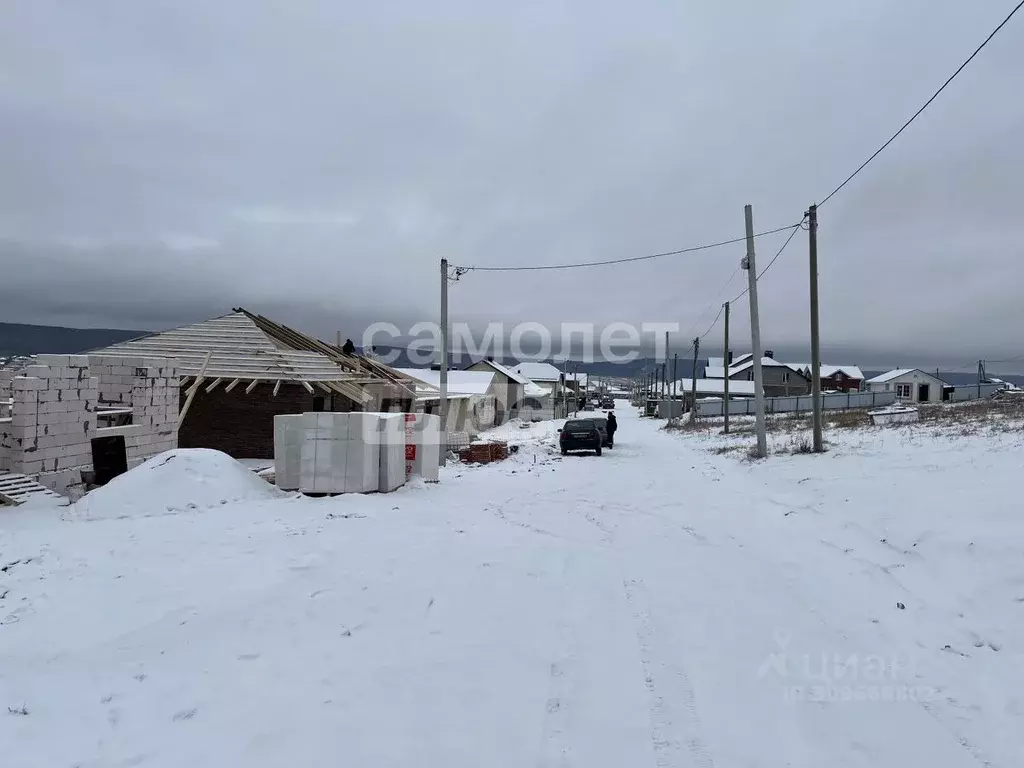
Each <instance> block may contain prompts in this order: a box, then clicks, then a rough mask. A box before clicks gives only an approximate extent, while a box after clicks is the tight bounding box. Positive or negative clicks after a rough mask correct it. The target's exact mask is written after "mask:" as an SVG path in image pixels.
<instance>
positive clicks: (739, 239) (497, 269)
mask: <svg viewBox="0 0 1024 768" xmlns="http://www.w3.org/2000/svg"><path fill="white" fill-rule="evenodd" d="M1022 2H1024V0H1022ZM791 226H793V225H792V224H790V225H788V226H785V227H779V228H778V229H770V230H768V231H766V232H758V233H757V234H755V235H754V237H764V236H765V235H774V234H776V233H778V232H785V231H786V230H787V229H789V228H790V227H791ZM744 240H746V237H735V238H733V239H731V240H721V241H719V242H717V243H705V244H704V245H693V246H690V247H689V248H680V249H678V250H675V251H664V252H662V253H652V254H648V255H647V256H629V257H626V258H623V259H608V260H607V261H582V262H578V263H575V264H538V265H533V266H516V267H480V266H461V267H455V269H457V270H461V272H462V273H465V272H529V271H535V270H540V269H580V268H583V267H604V266H608V265H610V264H627V263H630V262H634V261H647V260H649V259H660V258H661V257H663V256H678V255H680V254H683V253H694V252H696V251H706V250H709V249H711V248H720V247H722V246H723V245H733V244H734V243H742V242H743V241H744Z"/></svg>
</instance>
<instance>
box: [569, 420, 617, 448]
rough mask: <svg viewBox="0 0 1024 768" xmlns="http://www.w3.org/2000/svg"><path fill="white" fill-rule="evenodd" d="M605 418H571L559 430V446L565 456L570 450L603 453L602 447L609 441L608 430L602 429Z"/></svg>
mask: <svg viewBox="0 0 1024 768" xmlns="http://www.w3.org/2000/svg"><path fill="white" fill-rule="evenodd" d="M598 422H604V419H570V420H569V421H567V422H565V426H563V427H562V428H561V429H560V430H558V447H559V448H560V449H561V450H562V455H563V456H565V454H567V453H568V452H569V451H593V452H594V453H596V454H597V455H598V456H600V455H601V448H602V447H603V446H604V444H605V442H607V439H608V436H607V432H606V431H605V430H604V429H602V426H601V424H599V423H598Z"/></svg>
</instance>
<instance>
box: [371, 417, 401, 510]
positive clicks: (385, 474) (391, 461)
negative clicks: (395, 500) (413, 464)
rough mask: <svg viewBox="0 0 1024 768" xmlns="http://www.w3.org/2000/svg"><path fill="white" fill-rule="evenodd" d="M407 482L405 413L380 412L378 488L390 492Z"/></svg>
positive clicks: (383, 491)
mask: <svg viewBox="0 0 1024 768" xmlns="http://www.w3.org/2000/svg"><path fill="white" fill-rule="evenodd" d="M404 483H405V414H404V413H382V414H380V469H379V477H378V479H377V490H378V491H380V492H381V493H388V492H389V491H393V490H395V489H396V488H398V487H400V486H401V485H403V484H404Z"/></svg>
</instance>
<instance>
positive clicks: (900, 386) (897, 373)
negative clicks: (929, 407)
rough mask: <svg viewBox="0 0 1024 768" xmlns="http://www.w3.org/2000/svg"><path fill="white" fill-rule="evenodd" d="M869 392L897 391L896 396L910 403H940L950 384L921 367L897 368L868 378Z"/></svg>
mask: <svg viewBox="0 0 1024 768" xmlns="http://www.w3.org/2000/svg"><path fill="white" fill-rule="evenodd" d="M866 384H867V388H868V391H869V392H895V393H896V398H897V399H898V400H902V401H904V402H909V403H940V402H942V401H943V400H944V399H946V398H945V397H944V394H943V393H944V392H945V391H946V390H947V389H948V385H947V384H946V382H944V381H943V380H942V379H940V378H938V377H937V376H933V375H932V374H930V373H927V372H926V371H922V370H921V369H920V368H896V369H894V370H891V371H889V372H887V373H883V374H882V375H881V376H875V377H874V378H873V379H868V380H867V382H866Z"/></svg>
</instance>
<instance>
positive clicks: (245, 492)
mask: <svg viewBox="0 0 1024 768" xmlns="http://www.w3.org/2000/svg"><path fill="white" fill-rule="evenodd" d="M280 495H281V492H280V491H279V490H278V489H276V488H275V487H274V486H272V485H270V484H269V483H267V481H266V480H262V479H261V478H259V477H258V476H257V475H256V474H255V473H254V472H252V471H251V470H249V469H247V468H246V467H245V466H244V465H242V464H240V463H239V462H237V461H235V460H234V459H232V458H231V457H230V456H228V455H227V454H226V453H221V452H220V451H214V450H210V449H208V448H178V449H175V450H173V451H166V452H164V453H161V454H158V455H156V456H154V457H153V458H151V459H149V460H148V461H146V462H145V463H143V464H140V465H139V466H138V467H136V468H135V469H132V470H129V471H128V472H126V473H125V474H123V475H121V476H119V477H116V478H114V479H113V480H112V481H111V482H110V483H108V484H107V485H105V486H103V487H102V488H98V489H97V490H95V491H93V492H92V493H89V494H87V495H86V496H85V497H84V498H83V499H81V500H80V501H79V502H78V503H76V504H74V505H73V506H72V507H71V513H72V514H73V515H75V516H78V517H88V518H92V519H104V518H122V517H143V516H147V515H155V514H164V513H167V512H178V511H183V510H192V509H203V508H208V507H215V506H220V505H222V504H228V503H231V502H245V501H263V500H266V499H273V498H277V497H279V496H280Z"/></svg>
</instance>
